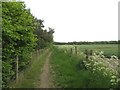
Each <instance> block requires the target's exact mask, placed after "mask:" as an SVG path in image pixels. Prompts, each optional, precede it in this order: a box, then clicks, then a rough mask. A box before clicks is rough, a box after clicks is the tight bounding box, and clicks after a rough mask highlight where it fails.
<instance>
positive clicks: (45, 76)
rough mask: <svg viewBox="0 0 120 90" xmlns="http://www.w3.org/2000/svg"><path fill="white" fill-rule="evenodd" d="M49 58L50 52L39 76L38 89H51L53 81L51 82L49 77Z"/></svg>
mask: <svg viewBox="0 0 120 90" xmlns="http://www.w3.org/2000/svg"><path fill="white" fill-rule="evenodd" d="M50 56H51V52H50V53H49V54H48V56H47V58H46V61H45V64H44V66H43V68H42V72H41V75H40V85H39V88H53V87H54V85H53V81H52V77H51V75H50V63H49V61H50Z"/></svg>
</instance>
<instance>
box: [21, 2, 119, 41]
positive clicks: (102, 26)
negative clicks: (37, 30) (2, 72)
mask: <svg viewBox="0 0 120 90" xmlns="http://www.w3.org/2000/svg"><path fill="white" fill-rule="evenodd" d="M21 1H24V2H25V4H26V8H30V10H31V13H32V14H33V15H34V16H35V17H37V18H38V19H43V20H44V21H45V22H44V23H43V24H44V25H45V28H48V27H51V28H54V30H55V33H54V41H56V42H72V41H110V40H118V1H119V0H21Z"/></svg>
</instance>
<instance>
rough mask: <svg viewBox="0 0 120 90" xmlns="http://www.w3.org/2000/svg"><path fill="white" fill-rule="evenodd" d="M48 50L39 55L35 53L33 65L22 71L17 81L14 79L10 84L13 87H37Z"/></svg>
mask: <svg viewBox="0 0 120 90" xmlns="http://www.w3.org/2000/svg"><path fill="white" fill-rule="evenodd" d="M48 52H49V51H48V50H46V51H44V52H42V53H40V55H38V57H36V55H33V58H32V62H31V66H30V67H28V68H27V69H26V70H25V71H24V72H22V73H20V75H19V80H18V82H17V83H16V82H15V81H14V82H13V83H11V84H10V85H9V86H10V87H13V88H35V87H36V84H37V81H38V79H39V77H40V76H39V75H40V73H41V68H42V66H43V65H44V62H45V59H46V56H47V54H48Z"/></svg>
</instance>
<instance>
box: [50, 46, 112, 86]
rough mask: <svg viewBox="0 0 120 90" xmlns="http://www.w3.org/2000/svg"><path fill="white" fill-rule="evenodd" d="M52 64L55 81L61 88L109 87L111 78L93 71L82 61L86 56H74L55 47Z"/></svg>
mask: <svg viewBox="0 0 120 90" xmlns="http://www.w3.org/2000/svg"><path fill="white" fill-rule="evenodd" d="M51 58H52V59H51V62H50V63H51V65H52V69H53V71H54V72H53V76H54V79H55V80H54V81H55V82H54V83H56V87H61V88H109V87H110V81H109V80H110V78H109V77H105V76H103V75H102V74H101V73H100V72H96V73H92V72H91V71H89V70H87V69H86V68H85V66H84V65H83V63H82V60H84V59H85V58H84V57H83V56H82V55H81V56H80V57H77V56H73V55H71V54H69V53H65V52H64V51H63V50H59V49H57V48H54V50H53V53H52V57H51Z"/></svg>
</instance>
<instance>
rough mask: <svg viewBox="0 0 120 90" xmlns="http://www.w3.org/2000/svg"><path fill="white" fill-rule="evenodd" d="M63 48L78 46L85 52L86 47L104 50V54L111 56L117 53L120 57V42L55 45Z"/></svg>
mask: <svg viewBox="0 0 120 90" xmlns="http://www.w3.org/2000/svg"><path fill="white" fill-rule="evenodd" d="M55 46H57V47H59V48H62V49H70V48H74V47H75V46H77V47H78V50H79V51H80V52H84V51H85V50H86V49H88V50H94V51H104V55H105V56H107V57H110V56H112V55H116V56H118V57H119V58H120V54H118V44H98V45H55Z"/></svg>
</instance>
